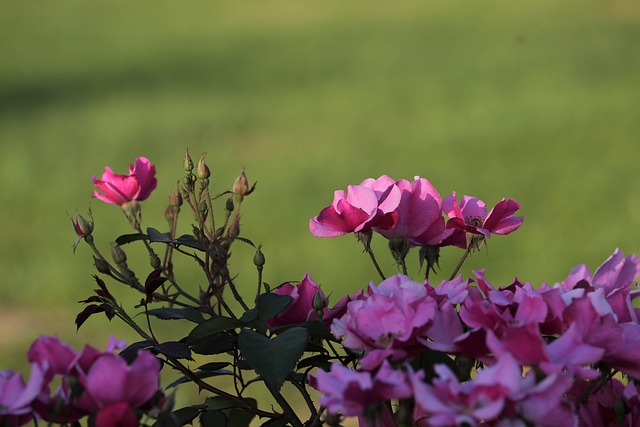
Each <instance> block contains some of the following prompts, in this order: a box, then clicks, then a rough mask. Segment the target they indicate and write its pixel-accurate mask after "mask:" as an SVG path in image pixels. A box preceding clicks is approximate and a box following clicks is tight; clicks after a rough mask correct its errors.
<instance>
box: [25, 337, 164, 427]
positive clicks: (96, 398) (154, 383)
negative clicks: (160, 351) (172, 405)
mask: <svg viewBox="0 0 640 427" xmlns="http://www.w3.org/2000/svg"><path fill="white" fill-rule="evenodd" d="M123 346H124V342H121V341H117V340H115V339H113V338H112V339H111V340H110V342H109V345H108V346H107V349H106V351H104V352H102V351H99V350H97V349H95V348H93V347H91V346H88V345H87V346H85V347H84V349H83V350H82V351H81V352H80V353H78V352H76V351H75V350H74V349H73V348H71V347H70V346H69V345H68V344H65V343H62V342H60V341H59V340H58V339H57V338H56V337H40V338H38V339H37V340H36V341H35V342H34V343H33V345H32V346H31V348H30V349H29V352H28V354H27V357H28V360H29V362H30V363H31V364H32V365H33V366H34V369H36V368H37V369H41V370H42V377H43V383H44V385H45V388H43V389H42V393H41V394H40V395H39V397H38V400H37V401H36V402H35V403H34V407H35V409H36V411H37V413H38V414H39V415H40V416H41V417H42V418H44V419H45V420H47V421H53V422H72V421H77V420H79V419H80V418H82V417H84V416H87V415H89V416H92V417H96V419H95V421H96V423H95V425H96V426H97V427H106V426H110V425H122V426H131V427H134V426H137V425H138V415H137V414H136V412H135V411H136V410H137V409H139V408H141V407H142V406H143V405H146V404H147V403H149V402H150V401H151V400H152V398H153V397H154V396H156V395H157V394H159V393H161V392H160V390H159V375H160V362H159V361H158V360H157V359H156V358H155V356H153V355H152V354H151V353H149V352H147V351H145V350H140V351H139V352H138V356H137V358H136V359H135V360H134V361H133V362H132V363H131V364H127V362H126V361H125V360H124V359H123V358H122V357H120V356H119V355H117V354H115V353H114V351H115V350H116V349H121V348H123ZM56 376H58V377H60V378H61V385H60V387H59V388H58V389H57V390H56V391H55V392H54V393H53V395H51V394H50V392H49V391H48V388H47V387H46V385H47V384H48V383H49V382H50V381H51V380H52V379H53V378H54V377H56ZM60 407H63V408H65V410H64V411H63V412H62V413H61V411H60V409H59V408H60ZM116 419H117V420H119V421H118V422H119V424H110V423H111V422H112V421H113V420H116Z"/></svg>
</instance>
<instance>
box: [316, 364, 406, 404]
mask: <svg viewBox="0 0 640 427" xmlns="http://www.w3.org/2000/svg"><path fill="white" fill-rule="evenodd" d="M407 371H409V372H411V368H410V367H409V366H404V370H403V369H393V368H392V367H391V365H390V364H389V363H388V362H386V361H385V362H383V363H382V365H381V366H380V369H378V371H377V372H376V373H372V372H369V371H355V370H353V369H350V368H347V367H346V366H343V365H340V364H337V363H334V364H332V365H331V371H329V372H326V371H322V370H321V371H318V373H316V374H315V375H313V376H312V377H311V386H312V387H314V388H315V389H316V390H318V391H320V392H322V393H323V396H322V397H321V398H320V403H321V404H322V405H323V406H325V407H326V408H327V410H328V411H329V412H331V413H334V414H335V413H342V414H343V415H345V416H359V415H363V414H364V411H365V409H366V408H367V407H369V406H371V405H375V404H377V403H379V402H382V401H385V400H390V399H402V398H406V397H409V396H411V393H412V389H411V384H410V381H409V377H408V373H407Z"/></svg>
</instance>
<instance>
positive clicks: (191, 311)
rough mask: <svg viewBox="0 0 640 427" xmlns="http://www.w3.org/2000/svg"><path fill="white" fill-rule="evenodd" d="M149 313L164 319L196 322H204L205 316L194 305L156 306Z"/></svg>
mask: <svg viewBox="0 0 640 427" xmlns="http://www.w3.org/2000/svg"><path fill="white" fill-rule="evenodd" d="M148 313H149V315H150V316H154V317H157V318H158V319H162V320H176V319H186V320H190V321H192V322H194V323H202V322H204V317H202V313H200V312H199V311H198V310H196V309H195V308H193V307H179V308H175V307H163V308H154V309H152V310H149V311H148Z"/></svg>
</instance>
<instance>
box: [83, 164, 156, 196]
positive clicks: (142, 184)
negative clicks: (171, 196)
mask: <svg viewBox="0 0 640 427" xmlns="http://www.w3.org/2000/svg"><path fill="white" fill-rule="evenodd" d="M155 175H156V168H155V167H154V166H153V165H152V164H151V162H150V161H149V159H147V158H146V157H138V158H136V162H135V163H134V164H133V165H130V166H129V174H128V175H119V174H115V173H113V171H112V170H111V168H109V167H108V166H107V167H105V168H104V173H103V174H102V178H101V179H97V178H96V177H95V176H94V177H93V178H92V181H93V183H94V185H95V186H96V187H98V190H102V193H100V192H99V191H94V192H93V197H95V198H98V199H100V200H102V201H103V202H107V203H111V204H113V205H119V206H122V205H123V204H125V203H127V202H131V201H134V200H137V201H142V200H145V199H146V198H147V197H149V195H150V194H151V192H152V191H153V190H154V189H155V188H156V185H157V184H158V181H157V180H156V178H155Z"/></svg>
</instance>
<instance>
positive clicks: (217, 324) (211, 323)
mask: <svg viewBox="0 0 640 427" xmlns="http://www.w3.org/2000/svg"><path fill="white" fill-rule="evenodd" d="M241 326H244V322H242V321H241V320H238V319H232V318H230V317H224V316H218V317H214V318H212V319H208V320H205V321H204V322H202V323H200V324H199V325H198V326H196V327H195V328H193V330H192V331H191V332H189V336H187V339H186V340H185V343H186V344H187V345H189V346H192V345H195V344H198V343H201V342H203V341H206V340H208V339H212V338H213V337H214V336H215V335H217V334H218V333H220V332H223V331H228V330H230V329H236V328H239V327H241Z"/></svg>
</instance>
